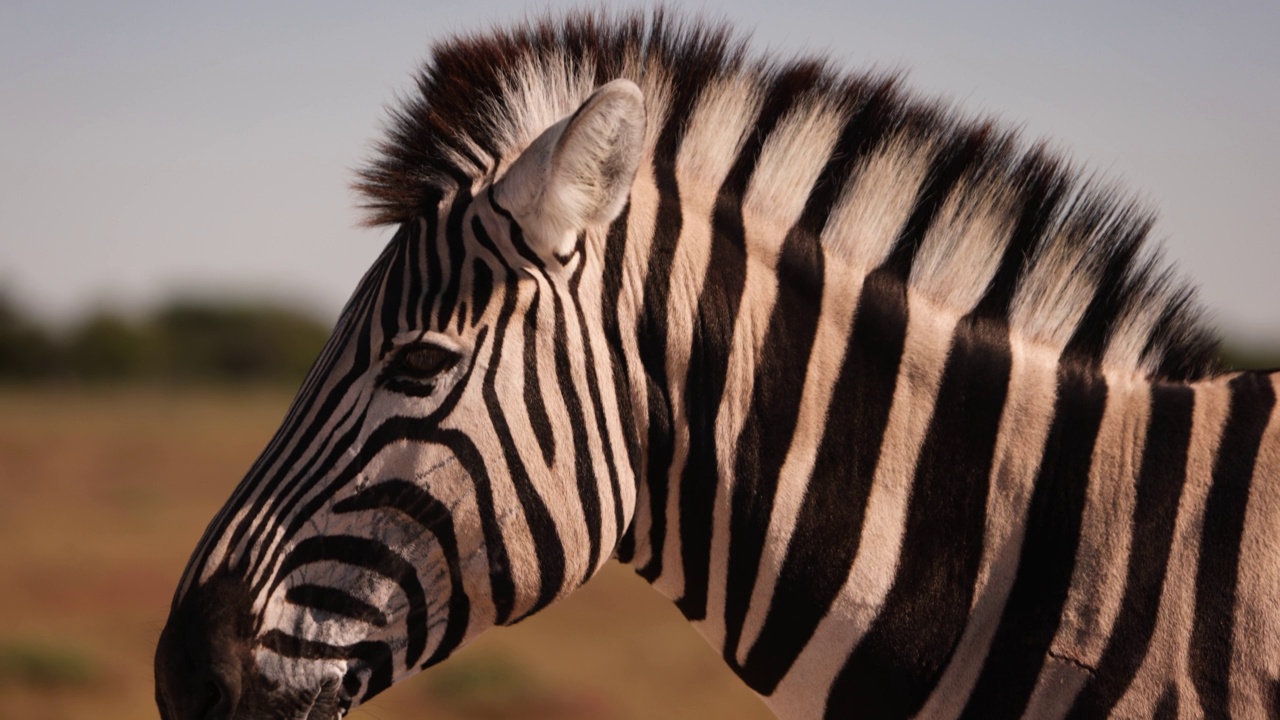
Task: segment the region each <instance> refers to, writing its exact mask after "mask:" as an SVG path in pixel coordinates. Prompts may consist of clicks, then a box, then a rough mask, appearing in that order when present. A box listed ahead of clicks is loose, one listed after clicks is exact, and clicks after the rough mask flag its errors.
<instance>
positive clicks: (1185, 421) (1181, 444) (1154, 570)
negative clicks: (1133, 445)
mask: <svg viewBox="0 0 1280 720" xmlns="http://www.w3.org/2000/svg"><path fill="white" fill-rule="evenodd" d="M1195 400H1196V396H1195V391H1194V390H1192V389H1191V388H1190V387H1187V386H1185V385H1166V384H1157V385H1153V386H1152V388H1151V421H1150V423H1149V424H1148V425H1147V435H1146V445H1145V447H1144V448H1143V452H1142V467H1141V468H1140V469H1139V471H1138V486H1137V489H1136V490H1135V496H1134V510H1133V525H1132V530H1133V544H1132V545H1131V546H1130V549H1129V570H1128V573H1127V574H1126V576H1125V584H1124V597H1123V599H1122V600H1121V601H1120V613H1119V615H1118V616H1117V617H1116V620H1115V624H1114V625H1113V626H1112V628H1111V637H1110V638H1109V639H1108V640H1107V647H1106V649H1105V650H1103V652H1102V658H1101V659H1100V660H1099V661H1098V665H1097V668H1095V670H1096V672H1095V674H1094V675H1092V676H1090V678H1089V681H1088V682H1086V683H1085V686H1084V687H1083V688H1081V690H1080V694H1079V695H1078V696H1076V702H1075V705H1074V706H1073V707H1072V709H1071V712H1070V713H1069V715H1068V716H1069V717H1073V718H1092V717H1102V716H1104V715H1107V714H1108V713H1110V712H1111V710H1112V709H1113V708H1114V707H1115V704H1116V703H1117V702H1119V701H1120V698H1121V697H1123V696H1124V693H1125V690H1127V689H1128V688H1129V684H1130V683H1131V682H1132V681H1133V676H1134V674H1135V673H1137V671H1138V668H1139V666H1141V665H1142V660H1143V658H1145V657H1146V655H1147V648H1148V646H1149V645H1150V644H1151V636H1152V634H1153V633H1154V631H1155V626H1156V617H1157V613H1158V612H1159V609H1160V596H1161V591H1162V590H1163V587H1164V580H1165V574H1166V570H1167V568H1168V564H1169V552H1170V550H1171V548H1172V546H1173V532H1174V526H1175V523H1176V522H1177V519H1178V502H1179V500H1180V499H1181V498H1182V488H1183V486H1184V485H1185V484H1186V481H1187V452H1188V449H1189V447H1190V444H1191V426H1192V424H1193V422H1194V414H1193V413H1194V410H1195Z"/></svg>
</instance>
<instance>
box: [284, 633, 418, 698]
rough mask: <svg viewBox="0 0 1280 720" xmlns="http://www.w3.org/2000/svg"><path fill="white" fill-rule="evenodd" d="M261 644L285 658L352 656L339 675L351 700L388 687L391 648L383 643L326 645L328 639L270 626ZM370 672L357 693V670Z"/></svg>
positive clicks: (342, 657) (337, 658) (324, 658)
mask: <svg viewBox="0 0 1280 720" xmlns="http://www.w3.org/2000/svg"><path fill="white" fill-rule="evenodd" d="M262 646H263V647H265V648H267V649H268V650H271V651H272V652H274V653H276V654H277V655H280V656H281V657H287V658H304V659H308V660H355V661H356V662H354V663H352V665H351V667H349V668H348V669H347V674H346V676H345V677H344V678H343V679H342V688H343V690H345V691H346V692H347V694H348V695H349V696H350V697H351V698H352V699H353V700H354V699H359V700H360V701H361V702H363V701H365V700H368V699H369V698H371V697H373V696H374V695H377V694H378V693H380V692H382V691H383V690H386V689H387V688H389V687H391V677H392V672H393V670H394V668H393V667H392V660H391V648H389V647H387V644H386V643H382V642H375V641H367V642H359V643H355V644H354V645H329V644H328V643H320V642H314V641H311V640H302V639H300V638H296V637H294V636H292V635H287V634H285V633H283V632H281V631H279V630H271V631H269V632H268V633H267V634H266V635H264V636H263V637H262ZM365 670H367V671H368V672H369V683H368V685H366V686H365V689H364V694H363V695H361V694H360V685H361V682H362V681H361V680H360V673H361V671H365Z"/></svg>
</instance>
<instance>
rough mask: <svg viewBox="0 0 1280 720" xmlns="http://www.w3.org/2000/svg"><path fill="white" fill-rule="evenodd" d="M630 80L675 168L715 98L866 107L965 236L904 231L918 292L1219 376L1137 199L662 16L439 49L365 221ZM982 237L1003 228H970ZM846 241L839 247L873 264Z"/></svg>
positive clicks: (992, 130)
mask: <svg viewBox="0 0 1280 720" xmlns="http://www.w3.org/2000/svg"><path fill="white" fill-rule="evenodd" d="M615 78H628V79H631V80H633V81H634V82H636V83H637V84H638V85H639V86H640V88H641V89H642V90H643V91H644V93H645V98H646V106H647V112H648V115H649V121H650V122H649V129H648V138H647V141H646V142H647V147H648V148H649V152H650V153H651V154H652V158H653V161H654V162H664V161H665V162H674V156H675V154H676V151H677V149H678V148H677V146H676V143H678V140H674V141H673V140H672V138H678V136H679V133H678V132H676V133H664V132H663V130H664V127H665V126H666V125H668V124H672V125H674V124H677V123H675V122H673V123H668V119H669V118H674V119H676V120H677V121H679V120H683V119H684V118H687V117H688V116H689V114H690V112H691V110H692V108H693V106H694V105H695V103H696V101H697V99H698V95H699V94H701V93H705V92H707V91H708V89H712V90H718V91H721V92H724V91H726V89H728V91H730V92H732V93H735V94H737V95H740V96H741V97H754V98H757V99H761V98H767V97H768V96H769V94H770V93H777V92H779V91H780V90H785V89H786V88H785V86H786V85H787V84H788V83H799V84H800V85H801V86H802V92H801V93H800V94H799V95H797V97H798V98H800V99H799V100H797V101H796V102H795V104H794V106H793V108H792V110H791V112H792V113H811V114H812V115H813V116H814V119H815V123H816V122H818V121H819V120H824V121H830V120H831V118H833V117H834V118H835V119H836V120H837V121H838V122H841V123H842V124H843V123H844V122H845V121H847V120H849V119H850V118H852V117H853V116H854V114H855V113H860V114H861V117H862V119H860V120H859V123H860V129H861V130H862V131H864V132H865V133H866V137H868V138H872V140H869V141H868V142H876V143H878V145H879V148H880V149H879V150H878V151H877V152H875V153H872V154H871V155H872V157H873V158H878V161H879V162H881V163H882V166H881V167H879V170H880V172H881V173H882V174H881V175H878V176H877V177H883V178H885V179H888V180H890V181H892V182H891V183H889V184H890V185H894V184H896V185H897V187H896V188H895V187H890V188H889V189H888V192H890V193H892V192H897V193H899V194H902V193H903V191H904V187H905V189H906V190H909V196H910V197H911V198H917V199H916V200H915V204H916V206H917V208H918V207H920V206H930V207H932V210H931V214H929V215H927V216H926V217H924V218H923V222H925V223H930V222H933V223H937V222H939V218H940V217H943V218H944V219H946V220H948V221H949V222H951V223H954V224H956V225H957V227H960V228H961V229H960V230H958V231H955V232H952V233H950V234H951V235H952V236H954V238H955V240H954V242H950V245H948V241H945V240H944V241H943V242H941V243H938V242H934V243H933V247H929V252H923V251H922V252H920V253H916V252H915V251H916V250H921V248H920V246H919V245H920V243H919V240H918V239H917V240H915V241H912V240H910V239H906V238H909V237H911V236H913V235H914V236H916V237H917V238H918V237H919V236H921V235H923V234H924V233H907V232H903V233H901V234H900V235H898V238H899V239H898V240H896V241H895V245H894V247H892V248H891V249H889V250H888V252H887V254H886V257H887V258H888V259H887V260H885V261H884V263H885V266H887V267H889V268H890V269H891V270H892V269H893V268H894V267H895V258H898V259H899V260H900V259H901V258H902V257H906V258H908V260H907V261H906V262H905V263H903V262H898V263H897V268H898V270H899V275H900V278H901V280H902V281H903V282H910V284H911V285H910V286H911V288H912V289H913V290H915V291H920V292H923V293H924V294H925V295H927V296H928V295H932V296H933V297H932V298H931V299H933V300H937V301H938V304H940V305H943V306H945V305H946V304H947V302H946V301H947V299H948V298H949V297H950V296H952V295H954V294H955V293H956V292H957V290H956V288H957V287H958V286H960V285H963V284H964V283H965V282H966V281H970V282H969V285H970V286H971V287H970V288H969V289H968V290H962V291H961V292H967V293H969V294H972V293H973V292H978V293H979V294H981V295H982V300H981V301H980V302H978V303H977V305H976V307H974V308H973V310H972V312H973V313H974V314H976V316H978V317H981V318H987V319H992V320H995V321H998V322H1003V323H1007V324H1008V326H1009V327H1010V329H1011V331H1012V332H1013V333H1014V334H1015V335H1017V336H1018V337H1020V338H1022V339H1023V340H1025V341H1028V342H1031V343H1037V344H1041V345H1045V346H1048V347H1052V348H1055V349H1058V350H1060V351H1062V352H1064V353H1065V356H1066V357H1068V358H1072V359H1074V360H1078V361H1080V362H1082V363H1084V364H1086V365H1087V366H1091V367H1098V368H1105V369H1109V370H1115V371H1120V372H1137V373H1140V374H1142V375H1144V376H1146V377H1149V378H1151V379H1156V380H1178V381H1182V380H1196V379H1199V378H1202V377H1205V376H1208V375H1212V374H1215V373H1217V372H1218V371H1219V366H1218V361H1217V359H1216V358H1217V348H1218V340H1217V338H1216V336H1215V335H1214V334H1213V333H1212V332H1210V331H1209V330H1208V328H1207V325H1206V323H1205V322H1204V320H1203V312H1202V310H1201V309H1200V307H1199V306H1198V304H1197V303H1196V302H1195V301H1194V297H1193V295H1194V291H1193V289H1192V288H1191V287H1190V286H1189V285H1188V284H1186V283H1185V282H1183V281H1182V280H1180V279H1179V278H1177V277H1175V275H1174V273H1173V272H1172V270H1171V268H1170V266H1169V264H1168V263H1167V262H1165V261H1163V260H1162V258H1161V257H1160V255H1159V252H1158V251H1153V250H1152V249H1151V248H1150V246H1149V245H1147V244H1146V238H1147V235H1148V232H1149V230H1150V227H1151V224H1152V216H1151V214H1150V213H1149V212H1148V211H1146V210H1145V209H1144V208H1142V207H1140V206H1139V205H1138V204H1137V203H1135V202H1134V201H1133V200H1132V199H1131V197H1129V196H1128V195H1126V194H1124V193H1122V192H1120V191H1118V190H1117V189H1116V188H1114V187H1113V186H1111V185H1109V184H1106V183H1099V182H1097V181H1096V179H1093V178H1088V177H1084V176H1082V175H1081V174H1080V173H1079V172H1078V171H1076V170H1074V169H1072V168H1070V167H1069V166H1067V164H1066V163H1064V162H1063V161H1062V160H1061V159H1060V158H1058V157H1056V156H1054V155H1053V154H1052V153H1051V152H1049V151H1048V150H1047V149H1046V148H1045V147H1044V145H1043V144H1038V145H1034V146H1030V147H1027V146H1025V145H1024V144H1022V143H1020V142H1019V141H1018V139H1017V137H1016V135H1015V133H1014V132H1013V131H1011V130H1007V129H1001V128H999V127H997V126H996V125H995V124H994V123H993V122H990V121H976V120H973V119H971V118H967V117H964V116H962V115H961V114H960V113H957V112H956V111H954V110H952V109H950V108H947V107H945V106H943V105H942V104H940V103H938V102H936V101H935V102H928V101H922V100H920V99H918V98H915V97H912V96H910V95H909V94H907V93H905V92H903V91H901V90H900V89H899V87H898V84H899V83H898V78H897V77H896V76H891V75H877V74H862V75H849V74H846V73H842V72H836V71H833V70H831V69H830V68H829V67H828V63H827V62H826V61H825V60H820V59H819V60H815V59H805V60H795V61H779V60H777V59H773V58H753V57H751V56H750V55H749V54H748V52H747V50H746V44H745V41H744V39H742V38H740V37H736V36H735V35H734V34H733V33H732V32H731V31H730V30H729V29H728V28H726V27H724V26H721V25H709V24H706V23H702V22H682V21H679V20H673V19H672V18H671V17H670V16H669V15H668V14H667V13H666V12H664V11H662V10H657V11H654V12H652V13H650V14H644V13H632V14H628V15H624V16H618V17H613V16H610V15H609V14H607V13H603V12H600V13H577V14H572V15H568V16H565V17H561V18H547V19H543V20H541V21H537V22H531V23H526V24H522V25H518V26H514V27H509V28H506V29H502V30H498V31H493V32H487V33H484V34H475V35H463V36H458V37H454V38H451V39H448V40H445V41H443V42H442V43H439V44H437V45H436V46H435V47H434V49H433V56H432V59H431V60H430V61H428V62H427V64H426V65H425V66H424V67H423V68H422V69H421V70H420V71H419V73H418V75H417V78H416V79H417V92H416V93H415V94H413V95H411V96H410V97H407V98H403V99H402V100H401V102H400V103H399V105H398V107H394V108H392V109H391V110H390V120H389V122H388V124H387V125H388V127H387V136H386V137H385V138H384V139H383V140H382V141H381V142H380V143H379V144H378V145H377V151H378V156H377V157H376V158H375V159H373V160H372V161H371V162H370V163H369V164H368V165H367V166H366V167H365V168H364V169H362V170H361V171H360V173H359V176H358V180H357V182H356V188H357V190H358V191H360V192H361V193H362V194H363V195H364V198H365V202H364V207H365V208H366V210H367V213H368V214H367V222H368V223H369V224H371V225H378V224H386V223H390V224H398V223H402V222H406V221H408V220H411V219H412V218H414V217H416V216H418V215H420V214H422V213H424V212H430V211H433V209H434V207H435V205H436V203H438V202H439V200H440V199H441V198H442V197H443V196H445V195H447V194H448V193H450V192H452V191H453V190H454V189H457V188H463V189H471V188H472V187H473V186H474V184H475V182H476V181H477V180H479V179H483V178H487V177H493V176H494V175H495V174H497V173H500V172H502V171H504V170H505V167H506V165H507V164H509V163H510V162H511V161H512V160H513V159H514V158H515V157H516V156H518V155H519V153H520V152H521V151H522V150H523V149H524V148H525V147H527V146H528V144H529V143H530V142H532V141H533V139H534V138H536V137H537V136H538V135H539V134H540V133H541V132H542V131H543V130H544V129H546V128H547V127H549V126H550V125H552V124H554V123H555V122H556V121H558V120H559V119H561V118H562V117H565V116H567V115H569V114H571V113H572V112H573V111H574V110H575V109H577V107H578V106H579V104H580V103H581V102H582V101H583V100H584V99H585V98H586V97H587V96H588V95H589V94H590V93H591V91H592V90H594V89H595V88H596V87H598V86H599V85H602V84H604V83H605V82H608V81H610V80H613V79H615ZM869 106H870V107H874V111H873V112H870V111H867V108H868V107H869ZM747 122H749V119H748V120H747ZM803 124H804V123H799V124H795V123H793V124H792V126H793V127H795V126H797V125H803ZM743 130H744V131H746V132H749V128H748V127H746V126H744V128H743ZM817 162H818V163H819V164H821V162H823V160H821V159H820V160H817ZM869 162H870V161H869ZM869 162H868V163H867V164H869ZM886 167H887V169H888V171H887V173H886ZM913 169H914V170H913ZM858 171H859V172H862V173H864V174H865V173H869V172H870V171H869V169H868V168H867V167H862V166H860V167H859V168H858ZM912 172H915V174H914V175H912ZM904 178H909V179H910V180H908V179H904ZM909 181H910V182H914V184H913V185H910V186H904V183H907V182H909ZM854 184H856V183H854ZM843 189H844V190H847V188H843ZM816 190H817V188H815V191H816ZM931 195H932V196H936V198H937V199H936V201H934V200H933V199H931ZM915 215H916V213H913V214H912V216H911V218H910V220H909V222H916V221H917V218H916V216H915ZM966 223H967V224H968V225H967V227H968V228H969V229H968V230H966V229H964V228H965V227H966ZM976 224H985V226H986V227H990V228H991V230H992V231H991V232H987V233H985V234H983V233H975V232H972V226H973V225H976ZM974 236H980V237H983V238H986V239H985V240H982V239H979V240H976V241H975V240H974V239H973V238H974ZM913 242H914V243H915V246H914V247H904V246H907V245H911V244H912V243H913ZM849 245H850V242H849V241H845V242H843V243H841V242H838V241H837V242H832V241H827V244H826V245H825V247H826V249H827V251H828V252H833V253H837V254H843V255H845V256H846V257H850V258H856V257H857V256H859V255H860V254H861V255H864V256H865V255H867V253H866V252H865V251H860V250H859V249H858V248H856V247H849ZM937 246H941V248H939V247H937ZM917 255H918V257H917ZM867 269H868V270H870V269H872V268H867ZM908 275H909V276H910V277H908ZM973 278H980V279H979V280H972V279H973ZM975 283H981V284H983V285H984V286H985V287H986V288H987V289H986V290H985V294H983V293H982V290H981V288H979V289H978V290H973V288H972V285H974V284H975Z"/></svg>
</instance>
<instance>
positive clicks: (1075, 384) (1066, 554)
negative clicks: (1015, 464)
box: [961, 363, 1107, 720]
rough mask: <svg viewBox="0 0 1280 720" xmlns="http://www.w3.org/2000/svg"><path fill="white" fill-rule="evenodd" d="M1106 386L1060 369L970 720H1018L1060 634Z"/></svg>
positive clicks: (1088, 374) (1077, 370)
mask: <svg viewBox="0 0 1280 720" xmlns="http://www.w3.org/2000/svg"><path fill="white" fill-rule="evenodd" d="M1106 402H1107V385H1106V381H1105V380H1104V379H1103V378H1102V377H1101V376H1099V375H1097V374H1096V373H1094V371H1092V370H1090V369H1088V368H1083V367H1080V366H1077V365H1075V364H1073V363H1062V364H1061V365H1060V366H1059V368H1058V384H1057V399H1056V400H1055V402H1054V413H1053V423H1052V424H1051V425H1050V426H1049V433H1048V436H1047V437H1046V438H1045V444H1044V453H1043V455H1042V456H1041V459H1040V470H1039V472H1038V473H1037V474H1036V481H1035V488H1034V489H1033V490H1032V493H1031V500H1030V503H1029V505H1028V508H1027V519H1026V525H1025V530H1024V535H1023V538H1022V548H1021V552H1020V553H1019V556H1018V569H1017V573H1016V575H1015V578H1014V581H1013V587H1012V588H1011V589H1010V590H1009V598H1008V600H1006V601H1005V607H1004V614H1003V615H1002V616H1001V618H1000V624H999V626H998V627H997V628H996V633H995V637H994V638H993V639H992V641H991V647H990V649H989V651H988V654H987V659H986V662H985V663H984V664H983V666H982V673H981V674H980V675H979V676H978V681H977V684H976V685H975V686H974V689H973V693H972V695H970V696H969V702H968V704H967V705H966V706H965V710H964V714H963V715H962V716H961V717H962V718H964V719H965V720H988V719H990V720H999V719H1000V718H1018V717H1021V716H1022V712H1023V710H1024V709H1025V708H1026V704H1027V700H1028V699H1030V697H1031V693H1032V691H1033V690H1035V685H1036V679H1037V678H1038V677H1039V675H1040V670H1041V667H1042V666H1043V664H1044V662H1045V658H1046V657H1047V655H1048V652H1049V644H1050V643H1051V642H1052V641H1053V637H1054V635H1055V634H1056V633H1057V631H1058V624H1059V621H1060V619H1061V617H1062V608H1063V606H1064V605H1065V604H1066V601H1067V591H1068V589H1069V588H1070V586H1071V575H1072V573H1073V572H1074V571H1075V562H1076V548H1077V546H1078V545H1079V543H1080V527H1081V523H1082V522H1083V516H1084V505H1085V495H1086V492H1087V490H1088V486H1089V468H1090V465H1091V461H1092V458H1093V447H1094V444H1095V443H1096V442H1097V439H1098V432H1099V431H1100V430H1101V428H1102V416H1103V413H1104V411H1105V409H1106Z"/></svg>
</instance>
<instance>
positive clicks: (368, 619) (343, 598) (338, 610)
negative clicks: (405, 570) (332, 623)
mask: <svg viewBox="0 0 1280 720" xmlns="http://www.w3.org/2000/svg"><path fill="white" fill-rule="evenodd" d="M284 599H285V600H287V601H289V602H291V603H293V604H294V605H301V606H302V607H307V608H314V609H316V610H322V611H324V612H327V613H333V614H334V615H341V616H342V617H345V618H351V619H352V620H359V621H360V622H363V623H369V624H370V625H376V626H377V627H386V624H387V616H386V614H385V613H383V612H382V611H381V610H379V609H378V608H376V607H374V606H372V605H370V604H369V603H367V602H365V601H364V600H361V599H360V598H358V597H355V596H354V595H351V594H350V593H348V592H347V591H345V590H339V589H338V588H332V587H326V586H324V585H295V586H293V587H291V588H289V589H288V590H287V591H285V594H284Z"/></svg>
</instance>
